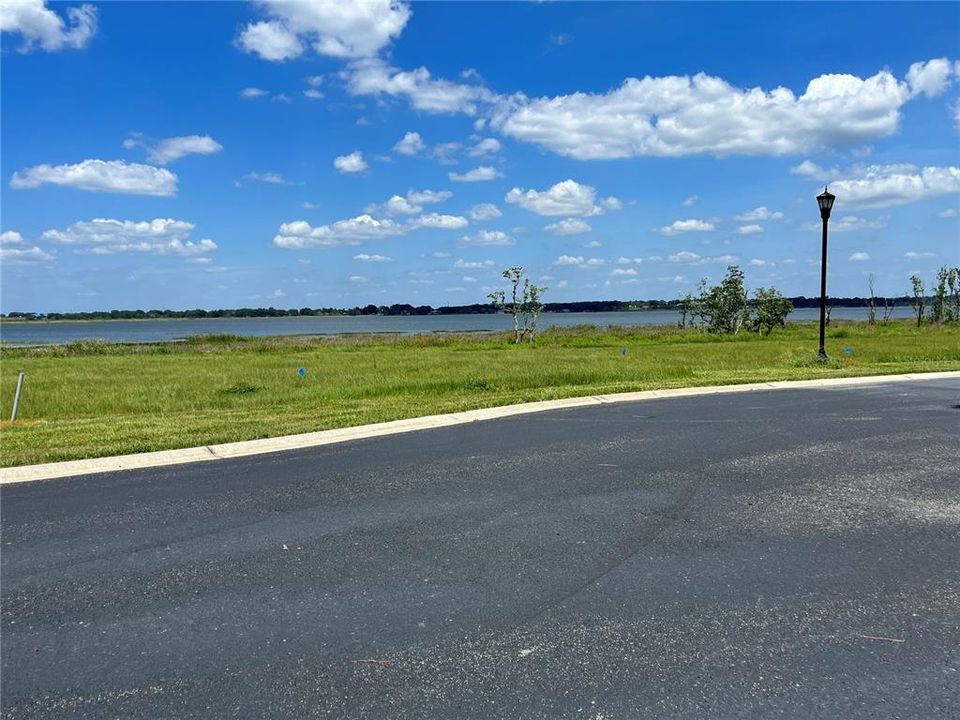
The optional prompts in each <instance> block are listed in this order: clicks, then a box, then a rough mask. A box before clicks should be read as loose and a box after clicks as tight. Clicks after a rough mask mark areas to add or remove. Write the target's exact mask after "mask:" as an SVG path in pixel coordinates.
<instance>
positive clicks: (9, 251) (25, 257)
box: [0, 245, 57, 265]
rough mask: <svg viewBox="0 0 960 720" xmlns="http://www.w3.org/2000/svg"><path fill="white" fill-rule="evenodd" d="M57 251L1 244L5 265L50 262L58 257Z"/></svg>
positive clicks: (0, 248)
mask: <svg viewBox="0 0 960 720" xmlns="http://www.w3.org/2000/svg"><path fill="white" fill-rule="evenodd" d="M56 257H57V256H56V253H51V252H47V251H46V250H44V249H43V248H39V247H36V246H34V247H9V246H6V245H4V246H0V262H2V263H3V264H4V265H32V264H34V263H42V262H50V261H52V260H55V259H56Z"/></svg>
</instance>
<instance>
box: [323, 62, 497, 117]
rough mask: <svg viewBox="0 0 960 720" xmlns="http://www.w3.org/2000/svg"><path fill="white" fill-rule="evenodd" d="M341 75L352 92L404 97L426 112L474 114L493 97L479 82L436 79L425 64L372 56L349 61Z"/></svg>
mask: <svg viewBox="0 0 960 720" xmlns="http://www.w3.org/2000/svg"><path fill="white" fill-rule="evenodd" d="M342 77H343V78H344V79H345V80H346V86H347V91H348V92H349V93H350V94H352V95H372V96H374V97H382V96H384V95H386V96H389V97H394V98H399V99H404V100H406V101H407V102H409V103H410V105H411V106H412V107H413V108H414V109H415V110H422V111H424V112H430V113H463V114H465V115H475V114H476V113H477V111H478V108H479V106H480V105H481V104H489V103H493V102H495V101H496V100H497V96H496V95H494V94H493V93H491V92H490V91H489V90H487V89H486V88H484V87H482V86H479V85H466V84H463V83H457V82H451V81H449V80H443V79H437V78H434V77H433V76H432V75H431V74H430V71H429V70H427V69H426V68H425V67H420V68H417V69H416V70H409V71H407V70H398V69H397V68H394V67H391V66H390V65H388V64H386V63H385V62H383V61H382V60H380V59H375V58H372V59H369V60H361V61H357V62H354V63H351V64H350V66H349V67H348V68H347V69H346V70H345V71H344V72H343V75H342Z"/></svg>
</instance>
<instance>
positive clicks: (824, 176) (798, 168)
mask: <svg viewBox="0 0 960 720" xmlns="http://www.w3.org/2000/svg"><path fill="white" fill-rule="evenodd" d="M839 173H840V171H839V170H838V169H837V168H832V169H830V170H828V169H826V168H822V167H820V166H819V165H817V164H816V163H815V162H811V161H810V160H804V161H803V162H802V163H800V164H799V165H794V166H793V167H792V168H790V174H791V175H799V176H801V177H808V178H813V179H814V180H820V181H826V180H832V179H833V178H835V177H837V176H838V175H839Z"/></svg>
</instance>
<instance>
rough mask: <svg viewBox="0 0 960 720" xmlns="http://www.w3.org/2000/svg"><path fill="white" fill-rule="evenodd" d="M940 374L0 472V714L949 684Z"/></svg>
mask: <svg viewBox="0 0 960 720" xmlns="http://www.w3.org/2000/svg"><path fill="white" fill-rule="evenodd" d="M958 403H960V383H958V382H957V381H955V380H932V381H922V382H908V383H897V384H888V385H876V386H867V387H862V388H856V389H852V388H845V389H817V390H777V391H759V392H753V393H744V394H734V395H714V396H704V397H692V398H685V399H673V400H656V401H648V402H643V403H630V404H617V405H608V406H602V407H589V408H580V409H573V410H562V411H556V412H550V413H544V414H538V415H531V416H527V417H512V418H507V419H501V420H495V421H490V422H484V423H477V424H473V425H470V426H457V427H449V428H444V429H439V430H430V431H424V432H417V433H412V434H407V435H400V436H393V437H388V438H379V439H372V440H364V441H355V442H350V443H346V444H342V445H336V446H327V447H321V448H313V449H309V450H303V451H293V452H286V453H282V454H275V455H265V456H257V457H250V458H243V459H238V460H235V461H232V460H231V461H222V462H208V463H201V464H197V465H181V466H175V467H168V468H160V469H154V470H140V471H134V472H124V473H113V474H104V475H96V476H87V477H83V478H76V479H68V480H51V481H46V482H38V483H29V484H25V485H16V486H8V487H6V488H4V489H3V491H2V523H3V525H2V577H0V580H2V626H0V629H2V636H0V639H2V677H0V680H2V689H0V693H2V714H3V717H6V718H28V717H29V718H73V717H97V718H160V717H162V718H217V717H231V718H232V717H237V718H270V717H283V718H310V717H342V718H550V719H551V720H552V719H556V718H592V719H593V720H600V719H601V718H602V719H604V720H615V719H619V718H624V719H630V718H728V717H729V718H733V717H744V718H757V717H765V718H767V717H804V718H805V717H830V718H874V717H883V718H907V717H911V718H924V719H929V718H944V717H958V716H960V469H958V466H960V462H958V461H960V409H958V408H957V407H956V406H957V404H958Z"/></svg>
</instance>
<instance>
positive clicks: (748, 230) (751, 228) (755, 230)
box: [737, 225, 763, 235]
mask: <svg viewBox="0 0 960 720" xmlns="http://www.w3.org/2000/svg"><path fill="white" fill-rule="evenodd" d="M762 232H763V226H762V225H741V226H740V227H738V228H737V234H739V235H759V234H760V233H762Z"/></svg>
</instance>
